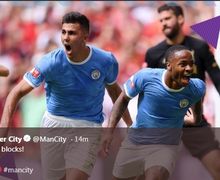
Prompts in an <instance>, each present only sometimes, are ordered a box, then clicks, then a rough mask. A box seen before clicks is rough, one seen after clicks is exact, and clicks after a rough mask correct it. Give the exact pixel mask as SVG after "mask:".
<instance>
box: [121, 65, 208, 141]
mask: <svg viewBox="0 0 220 180" xmlns="http://www.w3.org/2000/svg"><path fill="white" fill-rule="evenodd" d="M165 72H166V70H165V69H151V68H145V69H142V70H140V71H138V72H137V73H136V74H134V75H133V76H132V77H131V78H130V79H129V80H128V81H127V82H126V83H125V84H124V88H125V92H126V94H127V96H129V97H130V98H133V97H135V96H136V95H137V94H139V99H138V112H137V116H136V122H135V123H134V124H133V125H132V127H133V128H151V129H154V128H156V129H158V130H159V129H160V131H161V132H160V133H162V134H163V133H164V134H165V131H166V130H165V131H164V130H162V129H168V128H174V129H178V128H182V126H183V119H184V116H185V114H186V112H187V110H188V109H189V107H191V106H192V105H193V104H195V103H196V102H197V101H199V100H200V99H201V97H202V96H204V94H205V83H204V82H203V81H202V80H200V79H190V82H189V84H188V86H186V87H183V88H181V89H179V90H174V89H170V88H169V87H168V86H166V84H165V81H164V77H165ZM162 131H164V132H162ZM148 132H149V131H148ZM160 133H159V134H160ZM149 134H150V133H149ZM156 134H157V133H155V134H154V133H152V132H151V135H155V137H156V136H157V135H156ZM155 137H150V139H151V140H152V139H153V141H155V142H157V141H158V142H160V139H161V138H162V137H156V139H155ZM151 140H150V141H151Z"/></svg>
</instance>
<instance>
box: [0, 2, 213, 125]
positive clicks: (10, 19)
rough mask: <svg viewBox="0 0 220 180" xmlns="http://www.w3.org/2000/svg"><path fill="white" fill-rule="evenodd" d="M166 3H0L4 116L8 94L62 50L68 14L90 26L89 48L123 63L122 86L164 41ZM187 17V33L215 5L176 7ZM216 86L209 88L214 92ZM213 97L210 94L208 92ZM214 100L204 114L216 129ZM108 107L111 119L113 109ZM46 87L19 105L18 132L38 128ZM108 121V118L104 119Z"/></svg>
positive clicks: (208, 101) (0, 103) (0, 93)
mask: <svg viewBox="0 0 220 180" xmlns="http://www.w3.org/2000/svg"><path fill="white" fill-rule="evenodd" d="M163 3H164V2H163V1H106V2H104V1H53V2H47V1H33V2H32V1H5V2H4V1H1V2H0V12H1V15H0V64H2V65H5V66H6V67H8V68H9V69H10V76H9V77H8V78H1V79H0V87H1V88H0V115H1V114H2V109H3V107H4V102H5V99H6V96H7V94H8V93H9V91H10V90H11V89H12V88H13V87H14V86H15V85H16V83H17V82H18V81H19V80H20V79H21V78H23V75H24V73H25V72H26V71H27V70H29V69H31V68H32V67H33V66H34V64H35V63H36V62H37V61H38V60H39V58H40V57H41V55H43V54H45V53H47V52H48V51H50V50H52V49H54V48H57V47H61V46H62V45H61V42H60V33H61V31H60V30H61V18H62V16H63V15H64V14H65V13H66V12H69V11H80V12H81V13H83V14H85V15H86V16H87V17H88V18H89V19H90V22H91V35H90V37H89V43H90V44H93V45H95V46H98V47H100V48H103V49H105V50H109V51H112V52H113V53H114V55H115V56H116V58H117V59H118V62H119V68H120V71H119V77H118V81H119V83H120V84H121V85H122V84H123V83H124V82H125V80H126V79H127V78H128V77H129V76H130V75H131V74H133V73H134V72H136V71H137V70H139V69H140V68H142V64H143V62H144V56H145V52H146V50H147V49H148V48H149V47H151V46H153V45H155V44H156V43H157V42H159V41H161V40H162V39H164V37H163V35H162V33H161V28H160V24H159V20H158V14H157V10H156V9H157V7H158V6H159V5H161V4H163ZM177 3H178V4H181V5H182V7H183V8H184V11H185V16H186V17H185V18H186V22H185V26H184V31H185V33H187V34H192V33H193V32H192V31H191V29H190V25H192V24H194V23H197V22H201V21H203V20H207V19H209V18H211V17H213V16H214V5H213V2H205V1H178V2H177ZM212 87H213V86H212V84H209V87H208V88H210V92H211V89H212ZM208 92H209V90H208ZM211 98H213V96H211V97H210V93H209V96H208V95H207V96H206V99H205V106H206V107H205V109H206V111H205V113H206V116H207V118H208V120H209V122H211V123H212V124H213V123H214V115H215V113H214V112H213V111H212V110H213V109H214V108H213V102H212V99H211ZM108 103H109V100H107V103H106V102H105V103H104V109H105V110H106V112H107V113H109V109H110V108H111V105H109V104H108ZM45 104H46V103H45V94H44V90H43V87H40V88H37V89H35V90H34V91H33V92H32V93H30V94H29V95H28V96H26V97H24V98H23V100H22V101H21V102H20V104H19V106H18V108H17V110H16V113H15V115H14V121H13V125H14V127H37V126H39V124H40V120H41V117H42V115H43V113H44V111H45V107H46V105H45ZM106 117H108V116H106Z"/></svg>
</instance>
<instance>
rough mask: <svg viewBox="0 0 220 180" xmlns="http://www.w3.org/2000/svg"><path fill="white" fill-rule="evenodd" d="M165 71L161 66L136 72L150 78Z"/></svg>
mask: <svg viewBox="0 0 220 180" xmlns="http://www.w3.org/2000/svg"><path fill="white" fill-rule="evenodd" d="M164 71H165V69H161V68H143V69H141V70H139V71H138V72H137V73H136V74H137V75H139V76H143V77H145V78H147V79H149V78H154V77H160V76H161V75H162V74H163V72H164Z"/></svg>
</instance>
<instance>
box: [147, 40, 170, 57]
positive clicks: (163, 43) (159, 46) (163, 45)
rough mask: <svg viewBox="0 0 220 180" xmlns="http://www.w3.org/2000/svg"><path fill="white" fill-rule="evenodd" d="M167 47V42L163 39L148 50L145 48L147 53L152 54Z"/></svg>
mask: <svg viewBox="0 0 220 180" xmlns="http://www.w3.org/2000/svg"><path fill="white" fill-rule="evenodd" d="M166 48H167V44H166V41H165V40H163V41H161V42H160V43H158V44H157V45H155V46H153V47H150V48H149V49H148V50H147V53H149V54H154V53H158V52H160V51H163V50H164V49H166Z"/></svg>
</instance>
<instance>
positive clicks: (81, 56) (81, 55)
mask: <svg viewBox="0 0 220 180" xmlns="http://www.w3.org/2000/svg"><path fill="white" fill-rule="evenodd" d="M89 53H90V48H89V47H88V46H85V47H83V48H81V50H80V51H78V52H77V53H74V54H73V56H72V57H68V58H69V60H70V61H72V62H74V63H80V62H83V61H84V60H85V59H86V58H87V57H88V56H89Z"/></svg>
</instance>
